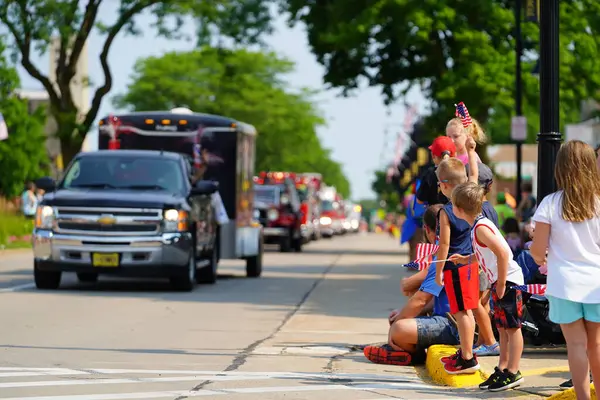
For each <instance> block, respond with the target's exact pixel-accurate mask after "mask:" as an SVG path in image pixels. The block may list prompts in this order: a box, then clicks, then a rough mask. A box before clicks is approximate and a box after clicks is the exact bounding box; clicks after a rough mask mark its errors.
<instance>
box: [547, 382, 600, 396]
mask: <svg viewBox="0 0 600 400" xmlns="http://www.w3.org/2000/svg"><path fill="white" fill-rule="evenodd" d="M590 388H591V389H592V396H591V397H592V399H595V398H596V390H595V389H594V384H593V383H592V384H591V385H590ZM571 399H572V400H577V395H575V389H569V390H565V391H564V392H560V393H556V394H553V395H552V396H550V397H548V400H571Z"/></svg>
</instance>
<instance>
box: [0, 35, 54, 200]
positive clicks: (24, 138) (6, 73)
mask: <svg viewBox="0 0 600 400" xmlns="http://www.w3.org/2000/svg"><path fill="white" fill-rule="evenodd" d="M2 50H3V49H2V43H0V112H1V113H2V115H3V117H4V120H5V122H6V125H7V126H8V131H9V136H8V139H6V140H3V141H0V171H2V179H0V193H1V194H2V195H4V196H6V197H8V198H12V197H14V196H17V195H19V194H20V193H21V192H22V191H23V187H24V184H25V182H27V181H29V180H34V179H37V178H40V177H42V176H44V175H46V174H47V173H48V154H47V152H46V145H45V143H46V136H45V134H44V124H45V122H46V116H45V113H44V112H43V110H42V109H40V108H38V109H37V110H36V111H35V113H34V114H33V115H31V116H30V115H29V112H28V107H27V102H26V101H24V100H21V99H19V98H17V97H15V96H14V90H15V89H17V88H18V86H19V79H18V75H17V72H16V71H15V70H14V69H13V68H11V66H10V65H9V64H8V62H7V61H6V60H5V59H3V58H2V56H1V55H2Z"/></svg>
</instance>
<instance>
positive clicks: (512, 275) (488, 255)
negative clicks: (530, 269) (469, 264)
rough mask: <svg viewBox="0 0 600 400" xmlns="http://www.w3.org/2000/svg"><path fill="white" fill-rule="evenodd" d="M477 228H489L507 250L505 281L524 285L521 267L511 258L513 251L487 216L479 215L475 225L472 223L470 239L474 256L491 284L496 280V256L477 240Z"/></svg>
mask: <svg viewBox="0 0 600 400" xmlns="http://www.w3.org/2000/svg"><path fill="white" fill-rule="evenodd" d="M478 229H479V230H480V231H481V229H489V230H490V231H492V233H493V234H494V235H496V237H498V238H499V239H500V240H501V242H502V248H503V249H504V250H505V251H506V252H508V258H509V261H508V271H507V274H506V281H507V282H512V283H514V284H515V285H524V284H525V280H524V278H523V271H522V270H521V267H519V264H517V262H516V261H515V260H513V258H514V257H513V253H512V251H511V249H510V246H509V245H508V243H507V242H506V240H505V239H504V237H503V236H502V233H500V230H499V229H498V228H497V227H496V225H494V223H493V222H492V221H490V220H489V219H488V218H485V217H480V218H478V219H477V220H476V221H475V225H473V230H472V231H471V241H472V243H473V250H474V252H475V257H477V262H478V263H479V266H480V267H481V269H482V270H483V272H484V273H485V275H486V277H487V278H488V280H489V281H490V283H492V284H493V283H495V282H496V281H497V280H498V258H497V257H496V255H495V254H494V252H492V250H490V249H489V248H488V247H487V246H486V245H484V244H483V243H481V242H480V241H479V240H477V230H478Z"/></svg>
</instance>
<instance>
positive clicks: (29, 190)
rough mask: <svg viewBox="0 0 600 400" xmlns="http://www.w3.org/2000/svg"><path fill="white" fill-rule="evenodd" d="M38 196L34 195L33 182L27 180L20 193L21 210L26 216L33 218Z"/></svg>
mask: <svg viewBox="0 0 600 400" xmlns="http://www.w3.org/2000/svg"><path fill="white" fill-rule="evenodd" d="M37 204H38V198H37V196H36V195H35V185H34V184H33V182H27V184H26V185H25V191H23V194H22V195H21V211H22V212H23V215H24V216H26V217H27V218H35V212H36V210H37Z"/></svg>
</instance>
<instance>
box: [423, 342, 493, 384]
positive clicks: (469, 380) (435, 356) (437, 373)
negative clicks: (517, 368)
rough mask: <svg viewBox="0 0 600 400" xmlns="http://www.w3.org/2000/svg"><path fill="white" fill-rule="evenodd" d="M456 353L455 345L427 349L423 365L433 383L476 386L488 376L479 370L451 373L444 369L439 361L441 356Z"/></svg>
mask: <svg viewBox="0 0 600 400" xmlns="http://www.w3.org/2000/svg"><path fill="white" fill-rule="evenodd" d="M454 353H456V347H454V346H445V345H435V346H431V347H430V348H429V349H427V361H426V362H425V367H426V368H427V372H428V373H429V376H430V377H431V379H433V381H434V382H435V383H439V384H441V385H446V386H452V387H459V388H462V387H469V386H477V385H479V384H480V383H481V382H483V381H485V380H486V379H487V378H488V375H487V374H486V373H485V372H483V371H482V370H479V371H477V372H475V373H474V374H463V375H451V374H449V373H447V372H446V371H445V370H444V364H442V362H441V361H440V359H441V358H442V357H446V356H450V355H452V354H454Z"/></svg>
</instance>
